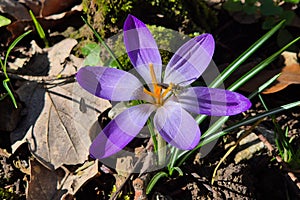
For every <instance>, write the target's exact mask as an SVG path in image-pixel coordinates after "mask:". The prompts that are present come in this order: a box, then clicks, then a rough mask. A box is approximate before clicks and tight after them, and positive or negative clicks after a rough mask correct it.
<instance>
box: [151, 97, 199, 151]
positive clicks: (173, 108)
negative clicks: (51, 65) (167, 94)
mask: <svg viewBox="0 0 300 200" xmlns="http://www.w3.org/2000/svg"><path fill="white" fill-rule="evenodd" d="M154 126H155V128H156V129H157V130H158V132H159V133H160V135H161V136H162V137H163V139H164V140H166V141H167V142H168V143H170V144H171V145H173V146H175V147H177V148H179V149H184V150H189V149H193V148H194V147H195V146H196V145H197V144H198V143H199V140H200V129H199V126H198V124H197V123H196V121H195V120H194V118H193V117H192V116H191V115H190V114H189V113H188V112H186V111H185V110H184V109H183V108H182V107H181V106H180V104H178V103H176V102H173V101H167V102H166V103H165V104H164V105H163V106H161V107H160V108H158V109H157V112H156V114H155V116H154Z"/></svg>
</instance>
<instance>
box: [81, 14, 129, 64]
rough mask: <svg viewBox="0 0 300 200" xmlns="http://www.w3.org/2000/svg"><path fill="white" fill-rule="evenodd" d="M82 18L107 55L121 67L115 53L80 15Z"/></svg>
mask: <svg viewBox="0 0 300 200" xmlns="http://www.w3.org/2000/svg"><path fill="white" fill-rule="evenodd" d="M81 18H82V20H83V21H84V23H86V24H87V25H88V26H89V28H90V29H91V30H92V31H93V33H94V34H95V36H96V37H97V39H98V40H99V42H100V43H101V44H102V45H103V46H104V48H105V49H106V50H107V52H108V53H109V55H110V56H111V57H112V58H113V59H114V60H115V61H116V64H117V66H118V69H123V66H122V64H121V63H120V61H119V60H118V59H117V57H116V56H115V54H114V53H113V52H112V50H111V49H110V48H109V46H107V44H106V43H105V42H104V40H103V39H102V38H101V36H100V35H99V33H98V32H97V31H96V30H95V29H94V28H93V27H92V26H91V24H90V23H89V22H88V21H87V20H86V19H85V18H84V17H81Z"/></svg>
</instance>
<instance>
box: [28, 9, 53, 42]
mask: <svg viewBox="0 0 300 200" xmlns="http://www.w3.org/2000/svg"><path fill="white" fill-rule="evenodd" d="M29 14H30V16H31V18H32V21H33V23H34V26H35V28H36V31H37V32H38V34H39V36H40V38H41V39H42V40H43V41H44V43H45V47H47V48H48V47H49V42H48V40H47V38H46V34H45V32H44V29H43V27H42V26H41V24H40V23H39V22H38V20H37V19H36V17H35V16H34V14H33V12H32V11H31V10H29Z"/></svg>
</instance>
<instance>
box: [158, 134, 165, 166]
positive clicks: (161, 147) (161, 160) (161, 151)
mask: <svg viewBox="0 0 300 200" xmlns="http://www.w3.org/2000/svg"><path fill="white" fill-rule="evenodd" d="M156 139H157V156H158V165H159V166H163V165H165V164H166V155H167V148H166V141H165V140H164V139H163V138H162V137H161V136H160V134H157V138H156Z"/></svg>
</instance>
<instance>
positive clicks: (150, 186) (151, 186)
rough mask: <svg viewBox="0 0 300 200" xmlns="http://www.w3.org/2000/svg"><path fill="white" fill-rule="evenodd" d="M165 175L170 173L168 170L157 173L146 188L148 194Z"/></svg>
mask: <svg viewBox="0 0 300 200" xmlns="http://www.w3.org/2000/svg"><path fill="white" fill-rule="evenodd" d="M163 177H168V174H167V173H166V172H158V173H157V174H155V175H154V176H153V178H152V179H151V180H150V182H149V184H148V186H147V188H146V194H149V193H150V192H151V190H152V189H153V187H154V186H155V184H156V183H157V182H158V181H159V179H161V178H163Z"/></svg>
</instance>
